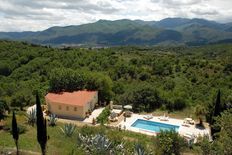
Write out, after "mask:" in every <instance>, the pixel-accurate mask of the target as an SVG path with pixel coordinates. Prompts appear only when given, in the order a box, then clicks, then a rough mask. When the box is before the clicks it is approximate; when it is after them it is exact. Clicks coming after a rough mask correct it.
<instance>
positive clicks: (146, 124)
mask: <svg viewBox="0 0 232 155" xmlns="http://www.w3.org/2000/svg"><path fill="white" fill-rule="evenodd" d="M131 126H132V127H136V128H140V129H144V130H149V131H153V132H160V131H161V130H175V131H176V132H177V131H178V129H179V126H177V125H171V124H165V123H159V122H153V121H147V120H142V119H137V120H136V121H135V122H134V123H133V124H132V125H131Z"/></svg>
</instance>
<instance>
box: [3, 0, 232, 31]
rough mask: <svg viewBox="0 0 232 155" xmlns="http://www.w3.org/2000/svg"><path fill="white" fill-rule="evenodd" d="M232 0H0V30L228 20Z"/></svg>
mask: <svg viewBox="0 0 232 155" xmlns="http://www.w3.org/2000/svg"><path fill="white" fill-rule="evenodd" d="M231 8H232V0H0V31H25V30H26V31H36V30H44V29H47V28H48V27H51V26H66V25H79V24H83V23H90V22H95V21H97V20H99V19H107V20H116V19H141V20H149V21H150V20H160V19H163V18H167V17H184V18H205V19H209V20H216V21H219V22H232V9H231Z"/></svg>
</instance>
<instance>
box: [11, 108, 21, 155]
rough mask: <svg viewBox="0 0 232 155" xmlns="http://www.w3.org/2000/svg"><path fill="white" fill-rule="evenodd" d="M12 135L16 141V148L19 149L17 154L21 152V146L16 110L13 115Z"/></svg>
mask: <svg viewBox="0 0 232 155" xmlns="http://www.w3.org/2000/svg"><path fill="white" fill-rule="evenodd" d="M12 135H13V138H14V141H15V145H16V149H17V155H18V154H19V150H18V149H19V147H18V139H19V130H18V125H17V120H16V117H15V112H14V111H13V117H12Z"/></svg>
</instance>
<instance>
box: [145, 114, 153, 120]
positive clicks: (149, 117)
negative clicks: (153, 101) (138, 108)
mask: <svg viewBox="0 0 232 155" xmlns="http://www.w3.org/2000/svg"><path fill="white" fill-rule="evenodd" d="M143 118H145V119H146V120H150V119H152V118H153V116H152V115H146V116H144V117H143Z"/></svg>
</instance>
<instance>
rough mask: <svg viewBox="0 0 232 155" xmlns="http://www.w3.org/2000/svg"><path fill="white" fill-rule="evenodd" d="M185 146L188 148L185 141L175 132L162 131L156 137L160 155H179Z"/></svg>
mask: <svg viewBox="0 0 232 155" xmlns="http://www.w3.org/2000/svg"><path fill="white" fill-rule="evenodd" d="M184 146H186V143H185V141H184V139H183V138H182V137H180V136H179V135H178V133H177V132H175V131H174V130H171V131H161V132H160V134H158V135H157V137H156V147H157V151H158V154H163V155H172V154H175V155H179V154H180V152H181V150H182V149H183V147H184Z"/></svg>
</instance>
